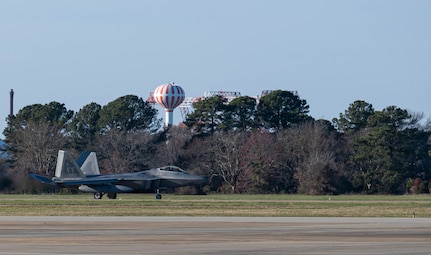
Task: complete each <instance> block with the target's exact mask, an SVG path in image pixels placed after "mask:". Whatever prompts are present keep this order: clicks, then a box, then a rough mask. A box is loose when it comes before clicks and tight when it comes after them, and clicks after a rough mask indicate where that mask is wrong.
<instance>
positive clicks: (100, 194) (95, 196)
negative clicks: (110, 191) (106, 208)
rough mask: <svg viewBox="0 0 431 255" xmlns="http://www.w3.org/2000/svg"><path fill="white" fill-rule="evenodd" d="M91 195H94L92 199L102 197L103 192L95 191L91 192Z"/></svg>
mask: <svg viewBox="0 0 431 255" xmlns="http://www.w3.org/2000/svg"><path fill="white" fill-rule="evenodd" d="M93 197H94V199H102V197H103V193H101V192H95V193H94V194H93Z"/></svg>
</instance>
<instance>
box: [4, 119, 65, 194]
mask: <svg viewBox="0 0 431 255" xmlns="http://www.w3.org/2000/svg"><path fill="white" fill-rule="evenodd" d="M68 142H69V139H68V138H67V137H66V136H65V135H64V134H63V133H62V132H60V129H59V128H58V126H57V125H54V124H50V123H49V122H45V121H37V122H35V121H31V122H29V123H28V124H27V126H25V127H21V128H16V129H14V131H13V132H11V133H10V134H9V137H8V143H10V144H12V146H13V149H14V150H15V151H16V152H18V153H14V154H13V155H12V159H13V161H14V163H13V165H12V166H11V169H10V174H11V176H12V178H13V180H14V185H15V188H16V189H17V190H25V189H26V187H29V186H27V184H28V183H27V180H28V175H27V174H28V172H35V173H38V174H42V175H47V176H53V175H54V172H55V166H56V157H57V153H58V150H60V149H64V148H66V147H67V145H68ZM30 186H31V185H30Z"/></svg>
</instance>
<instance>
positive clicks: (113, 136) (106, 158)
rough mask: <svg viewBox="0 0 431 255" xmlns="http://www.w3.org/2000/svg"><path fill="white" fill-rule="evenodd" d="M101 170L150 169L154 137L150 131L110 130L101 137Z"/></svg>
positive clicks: (127, 170)
mask: <svg viewBox="0 0 431 255" xmlns="http://www.w3.org/2000/svg"><path fill="white" fill-rule="evenodd" d="M99 138H100V140H99V149H98V151H99V153H98V158H99V161H100V164H99V166H100V170H101V172H104V173H125V172H135V171H142V170H146V169H148V167H149V166H150V165H151V163H149V160H150V159H151V148H152V145H151V143H152V138H151V135H150V134H149V133H148V132H124V131H120V130H116V129H113V130H110V131H109V132H107V133H105V134H104V135H102V136H100V137H99Z"/></svg>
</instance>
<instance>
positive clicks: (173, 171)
mask: <svg viewBox="0 0 431 255" xmlns="http://www.w3.org/2000/svg"><path fill="white" fill-rule="evenodd" d="M30 177H32V178H34V179H36V180H38V181H40V182H42V183H47V184H51V185H55V186H58V187H63V188H64V187H68V188H77V189H79V190H81V191H83V192H92V193H93V194H94V198H95V199H101V198H102V197H103V195H104V194H107V195H108V198H110V199H116V198H117V193H148V192H156V199H161V198H162V195H161V194H160V191H161V190H166V189H167V188H176V187H181V186H189V185H199V184H203V183H206V182H207V178H206V177H202V176H198V175H194V174H189V173H187V172H186V171H184V170H182V169H181V168H179V167H177V166H165V167H158V168H153V169H150V170H146V171H141V172H135V173H125V174H103V175H101V174H100V172H99V166H98V163H97V158H96V154H95V153H94V152H91V153H89V154H86V155H84V159H83V157H82V155H81V157H80V159H78V161H75V160H74V158H73V157H72V155H71V154H70V153H69V152H67V151H62V150H60V151H58V158H57V167H56V169H55V176H54V177H53V178H52V179H49V178H47V177H44V176H41V175H37V174H34V173H31V174H30Z"/></svg>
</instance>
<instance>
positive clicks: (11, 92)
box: [9, 89, 15, 117]
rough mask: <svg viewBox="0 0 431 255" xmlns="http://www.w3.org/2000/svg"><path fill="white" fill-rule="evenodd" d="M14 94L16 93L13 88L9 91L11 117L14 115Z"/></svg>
mask: <svg viewBox="0 0 431 255" xmlns="http://www.w3.org/2000/svg"><path fill="white" fill-rule="evenodd" d="M13 94H15V93H14V92H13V89H11V90H10V93H9V95H10V113H9V116H10V117H12V116H13Z"/></svg>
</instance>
